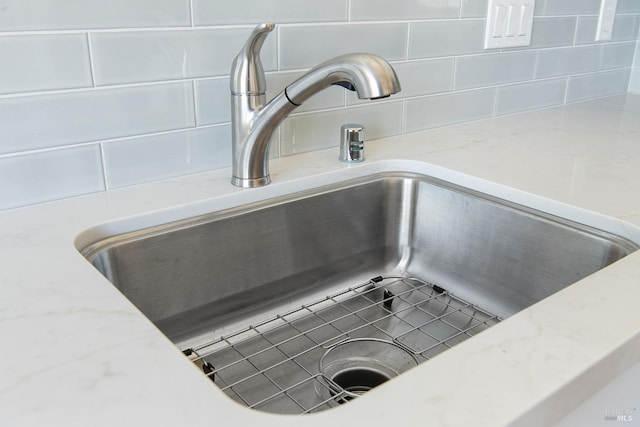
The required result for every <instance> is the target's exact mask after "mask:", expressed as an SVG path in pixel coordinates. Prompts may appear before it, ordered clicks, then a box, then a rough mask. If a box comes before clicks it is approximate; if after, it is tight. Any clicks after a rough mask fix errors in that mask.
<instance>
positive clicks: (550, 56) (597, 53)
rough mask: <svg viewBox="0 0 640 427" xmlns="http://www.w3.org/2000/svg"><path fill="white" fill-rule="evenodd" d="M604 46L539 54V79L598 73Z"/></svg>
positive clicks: (580, 47)
mask: <svg viewBox="0 0 640 427" xmlns="http://www.w3.org/2000/svg"><path fill="white" fill-rule="evenodd" d="M601 58H602V45H590V46H578V47H563V48H557V49H546V50H542V51H540V52H538V64H537V68H536V77H537V78H547V77H557V76H566V75H570V74H579V73H588V72H592V71H597V70H598V69H599V68H600V65H601Z"/></svg>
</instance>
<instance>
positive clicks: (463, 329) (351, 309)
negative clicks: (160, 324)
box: [193, 276, 501, 414]
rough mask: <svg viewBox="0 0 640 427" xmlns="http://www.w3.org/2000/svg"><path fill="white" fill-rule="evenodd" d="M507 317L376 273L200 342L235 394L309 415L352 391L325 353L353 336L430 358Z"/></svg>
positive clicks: (249, 402)
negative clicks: (330, 374)
mask: <svg viewBox="0 0 640 427" xmlns="http://www.w3.org/2000/svg"><path fill="white" fill-rule="evenodd" d="M500 320H501V319H500V318H498V317H497V316H494V315H492V314H491V313H488V312H486V311H484V310H482V309H480V308H478V307H476V306H474V305H472V304H470V303H468V302H465V301H463V300H461V299H460V298H457V297H455V296H454V295H452V294H451V293H449V292H447V291H446V290H445V289H443V288H440V287H438V286H436V285H433V284H430V283H427V282H425V281H423V280H420V279H417V278H408V277H382V276H379V277H375V278H373V279H371V280H369V281H367V282H365V283H361V284H359V285H357V286H354V287H350V288H348V289H345V290H343V291H341V292H338V293H336V294H333V295H329V296H327V297H325V298H323V299H321V300H318V301H315V302H313V303H310V304H306V305H303V306H301V307H300V308H298V309H295V310H291V311H289V312H287V313H282V314H279V315H277V316H275V317H273V318H270V319H268V320H266V321H263V322H261V323H259V324H256V325H251V326H248V327H247V328H245V329H242V330H240V331H237V332H235V333H232V334H229V335H225V336H223V337H220V338H218V339H216V340H214V341H211V342H208V343H206V344H203V345H200V346H198V347H195V348H193V350H194V351H196V352H197V354H198V356H199V358H200V362H201V363H206V364H208V366H210V367H211V368H212V369H211V372H210V373H208V376H209V377H210V378H211V379H212V380H213V381H214V382H215V383H216V385H218V386H219V387H220V388H221V389H222V390H223V391H224V392H225V393H226V394H227V395H229V396H230V397H231V398H232V399H234V400H236V401H238V402H240V403H242V404H244V405H246V406H248V407H249V408H253V409H258V410H262V411H266V412H274V413H288V414H305V413H312V412H317V411H321V410H325V409H329V408H331V407H334V406H336V405H338V404H340V403H343V402H345V401H347V400H349V399H350V398H349V397H348V396H347V395H348V393H346V394H345V391H344V390H342V389H341V387H340V386H339V385H336V384H335V383H334V382H333V381H332V380H331V379H330V378H327V377H325V376H324V375H323V374H322V373H321V372H320V367H319V360H320V358H321V357H322V355H323V354H324V353H325V352H326V351H327V350H328V349H330V348H331V347H332V346H335V345H336V344H339V343H341V342H343V341H345V340H348V339H357V338H376V339H383V340H388V341H392V342H393V343H395V344H396V345H398V346H400V347H402V348H403V349H405V350H406V351H408V352H410V353H411V354H413V355H414V357H415V358H416V360H417V361H418V362H424V361H426V360H428V359H430V358H432V357H434V356H436V355H437V354H440V353H442V352H443V351H445V350H447V349H448V348H451V347H453V346H454V345H456V344H458V343H460V342H462V341H464V340H466V339H468V338H469V337H471V336H473V335H476V334H478V333H480V332H482V331H484V330H485V329H487V328H489V327H490V326H492V325H494V324H496V323H498V322H499V321H500Z"/></svg>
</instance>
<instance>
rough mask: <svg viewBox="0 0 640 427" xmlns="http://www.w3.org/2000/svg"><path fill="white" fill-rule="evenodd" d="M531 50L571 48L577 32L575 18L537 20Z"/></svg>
mask: <svg viewBox="0 0 640 427" xmlns="http://www.w3.org/2000/svg"><path fill="white" fill-rule="evenodd" d="M533 22H534V25H533V31H532V33H531V46H529V48H542V47H558V46H571V45H572V44H573V39H574V35H575V32H576V22H577V19H576V17H575V16H566V17H559V18H535V19H534V20H533Z"/></svg>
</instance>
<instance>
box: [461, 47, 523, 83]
mask: <svg viewBox="0 0 640 427" xmlns="http://www.w3.org/2000/svg"><path fill="white" fill-rule="evenodd" d="M535 62H536V53H535V52H531V51H526V52H509V53H495V54H488V55H474V56H466V57H462V58H458V59H456V73H455V83H454V88H455V89H457V90H458V89H471V88H476V87H484V86H495V85H499V84H504V83H513V82H518V81H524V80H531V79H533V73H534V68H535Z"/></svg>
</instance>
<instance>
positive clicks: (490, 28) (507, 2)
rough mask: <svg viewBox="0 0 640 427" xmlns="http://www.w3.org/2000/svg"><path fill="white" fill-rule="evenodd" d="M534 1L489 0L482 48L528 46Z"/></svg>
mask: <svg viewBox="0 0 640 427" xmlns="http://www.w3.org/2000/svg"><path fill="white" fill-rule="evenodd" d="M534 9H535V0H489V8H488V12H487V26H486V27H485V34H484V48H485V49H497V48H501V47H519V46H529V45H530V44H531V30H532V28H533V11H534Z"/></svg>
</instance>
